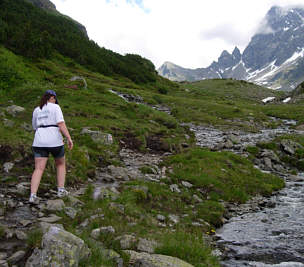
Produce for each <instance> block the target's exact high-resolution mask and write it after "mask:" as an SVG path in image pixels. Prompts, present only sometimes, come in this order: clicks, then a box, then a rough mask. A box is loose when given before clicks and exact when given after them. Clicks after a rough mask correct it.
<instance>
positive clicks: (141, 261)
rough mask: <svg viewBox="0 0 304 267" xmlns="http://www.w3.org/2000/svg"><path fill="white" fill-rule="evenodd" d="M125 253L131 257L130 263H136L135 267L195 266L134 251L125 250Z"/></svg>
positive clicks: (165, 257) (175, 259) (169, 257)
mask: <svg viewBox="0 0 304 267" xmlns="http://www.w3.org/2000/svg"><path fill="white" fill-rule="evenodd" d="M124 252H125V253H126V254H127V255H129V256H130V263H134V266H137V267H139V266H141V267H193V265H191V264H189V263H187V262H185V261H182V260H180V259H178V258H174V257H171V256H166V255H160V254H149V253H145V252H141V253H139V252H136V251H133V250H124Z"/></svg>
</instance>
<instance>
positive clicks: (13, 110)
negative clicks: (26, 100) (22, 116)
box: [6, 105, 25, 117]
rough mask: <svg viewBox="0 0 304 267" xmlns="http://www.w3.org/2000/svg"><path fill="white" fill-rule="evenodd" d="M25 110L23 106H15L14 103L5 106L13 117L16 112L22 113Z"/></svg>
mask: <svg viewBox="0 0 304 267" xmlns="http://www.w3.org/2000/svg"><path fill="white" fill-rule="evenodd" d="M24 111H25V108H23V107H20V106H16V105H12V106H9V107H7V108H6V112H7V113H8V114H10V115H12V116H13V117H15V116H16V115H17V114H19V113H22V112H24Z"/></svg>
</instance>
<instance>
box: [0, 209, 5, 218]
mask: <svg viewBox="0 0 304 267" xmlns="http://www.w3.org/2000/svg"><path fill="white" fill-rule="evenodd" d="M4 214H5V208H4V207H0V216H4Z"/></svg>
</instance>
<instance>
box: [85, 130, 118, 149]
mask: <svg viewBox="0 0 304 267" xmlns="http://www.w3.org/2000/svg"><path fill="white" fill-rule="evenodd" d="M81 134H88V135H89V136H90V137H91V138H92V140H93V141H94V142H95V143H100V144H105V145H112V144H113V136H112V135H111V134H108V133H102V132H100V131H93V130H90V129H88V128H83V129H82V130H81Z"/></svg>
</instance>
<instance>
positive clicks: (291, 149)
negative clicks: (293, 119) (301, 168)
mask: <svg viewBox="0 0 304 267" xmlns="http://www.w3.org/2000/svg"><path fill="white" fill-rule="evenodd" d="M281 148H282V150H283V151H284V152H285V153H287V154H290V155H294V154H295V151H296V150H297V149H299V148H303V146H301V145H300V144H299V143H296V142H294V141H292V140H289V139H283V140H281Z"/></svg>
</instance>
